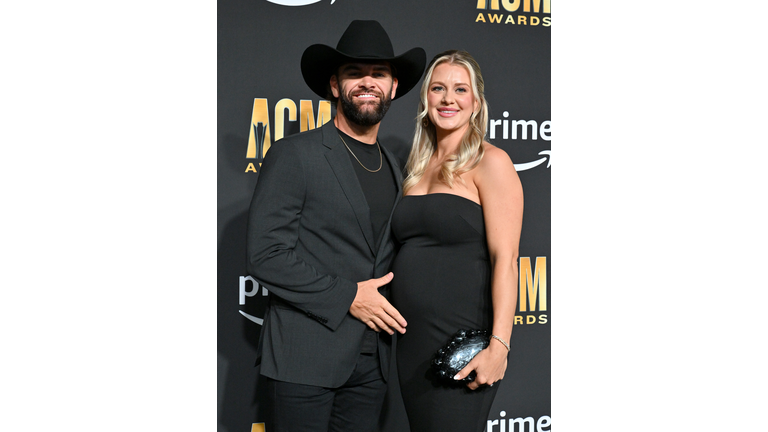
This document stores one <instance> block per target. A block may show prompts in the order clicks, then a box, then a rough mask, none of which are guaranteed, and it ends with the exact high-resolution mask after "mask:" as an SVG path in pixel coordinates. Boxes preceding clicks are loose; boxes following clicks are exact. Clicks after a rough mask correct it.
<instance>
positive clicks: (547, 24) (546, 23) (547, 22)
mask: <svg viewBox="0 0 768 432" xmlns="http://www.w3.org/2000/svg"><path fill="white" fill-rule="evenodd" d="M541 22H543V23H544V27H550V26H551V25H552V19H551V18H550V17H544V19H543V20H541Z"/></svg>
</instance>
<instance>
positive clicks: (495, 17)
mask: <svg viewBox="0 0 768 432" xmlns="http://www.w3.org/2000/svg"><path fill="white" fill-rule="evenodd" d="M503 17H504V15H503V14H493V15H491V14H488V19H489V20H490V21H491V22H492V23H501V19H502V18H503Z"/></svg>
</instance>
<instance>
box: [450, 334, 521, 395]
mask: <svg viewBox="0 0 768 432" xmlns="http://www.w3.org/2000/svg"><path fill="white" fill-rule="evenodd" d="M507 354H508V351H507V348H505V347H504V345H502V344H501V343H498V342H494V340H493V339H491V344H490V345H488V348H486V349H484V350H482V351H480V352H479V353H477V355H476V356H475V358H473V359H472V360H471V361H470V362H469V363H468V364H467V365H466V366H465V367H464V369H462V370H461V371H459V373H458V374H456V376H455V377H454V379H457V380H460V379H462V378H464V377H466V376H467V375H469V373H470V372H472V371H473V370H474V371H475V373H477V377H476V378H475V380H474V381H472V382H471V383H467V387H469V389H470V390H477V388H478V387H480V386H481V385H492V384H493V383H495V382H497V381H500V380H501V379H502V378H504V372H505V371H506V370H507Z"/></svg>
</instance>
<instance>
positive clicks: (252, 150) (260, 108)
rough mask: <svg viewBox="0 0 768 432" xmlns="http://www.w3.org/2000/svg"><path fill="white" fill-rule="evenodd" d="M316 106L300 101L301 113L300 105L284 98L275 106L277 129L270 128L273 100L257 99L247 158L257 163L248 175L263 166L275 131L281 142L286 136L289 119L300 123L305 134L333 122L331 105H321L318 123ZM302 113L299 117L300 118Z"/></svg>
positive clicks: (300, 128) (252, 166)
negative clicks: (270, 108)
mask: <svg viewBox="0 0 768 432" xmlns="http://www.w3.org/2000/svg"><path fill="white" fill-rule="evenodd" d="M314 112H315V110H314V106H313V103H312V101H311V100H305V99H302V100H300V101H299V106H298V110H297V108H296V102H294V101H293V100H291V99H288V98H283V99H280V100H279V101H278V102H277V103H276V104H275V107H274V110H273V118H274V119H275V121H274V123H272V124H273V125H274V127H270V121H269V119H270V112H269V101H268V100H267V99H266V98H256V99H254V100H253V114H251V130H250V132H249V134H248V148H247V150H246V152H245V157H246V159H255V160H256V161H255V162H248V166H246V168H245V172H254V173H255V172H257V168H256V165H255V164H258V166H259V167H260V166H261V161H263V160H264V156H265V155H266V154H267V152H268V151H269V147H270V146H271V145H272V142H273V141H272V134H271V133H270V130H274V132H275V139H274V141H278V140H280V139H282V138H283V137H284V136H285V126H286V123H285V122H286V119H287V121H290V122H295V121H297V120H299V130H300V131H301V132H304V131H308V130H311V129H314V128H315V127H320V126H322V125H324V124H326V123H327V122H328V121H330V120H331V102H329V101H327V100H321V101H319V102H318V104H317V121H315V114H314ZM297 114H298V116H297Z"/></svg>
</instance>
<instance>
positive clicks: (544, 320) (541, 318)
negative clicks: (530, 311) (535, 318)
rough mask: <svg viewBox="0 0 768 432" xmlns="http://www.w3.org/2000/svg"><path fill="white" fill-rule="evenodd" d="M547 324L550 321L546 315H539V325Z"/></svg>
mask: <svg viewBox="0 0 768 432" xmlns="http://www.w3.org/2000/svg"><path fill="white" fill-rule="evenodd" d="M547 322H548V321H547V316H546V315H539V324H546V323H547Z"/></svg>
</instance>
